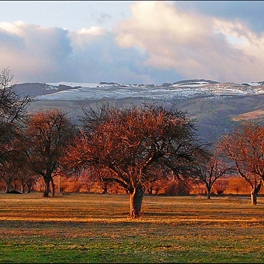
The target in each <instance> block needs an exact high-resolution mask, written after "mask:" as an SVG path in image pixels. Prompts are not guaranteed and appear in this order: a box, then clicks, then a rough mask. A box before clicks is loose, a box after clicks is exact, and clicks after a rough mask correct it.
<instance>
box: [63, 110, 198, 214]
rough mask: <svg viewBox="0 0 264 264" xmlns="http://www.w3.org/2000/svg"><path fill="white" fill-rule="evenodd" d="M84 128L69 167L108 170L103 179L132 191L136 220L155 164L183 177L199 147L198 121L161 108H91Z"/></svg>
mask: <svg viewBox="0 0 264 264" xmlns="http://www.w3.org/2000/svg"><path fill="white" fill-rule="evenodd" d="M83 127H84V131H83V132H82V133H81V135H80V136H79V137H77V138H76V141H75V145H74V146H71V148H69V150H68V155H67V156H66V157H65V163H68V164H70V167H72V168H74V167H75V168H78V167H83V166H100V168H101V169H107V170H109V171H110V172H111V173H110V174H108V176H107V177H105V178H104V179H103V180H104V181H111V182H112V181H114V182H116V183H118V184H119V185H120V186H122V187H123V188H125V190H127V192H128V193H129V194H130V216H131V217H132V218H137V217H139V216H140V212H141V205H142V200H143V196H144V192H145V188H146V186H145V185H146V183H148V182H150V181H151V180H152V179H153V173H150V169H151V166H152V165H153V164H155V163H159V164H162V166H166V167H170V169H171V170H172V169H173V171H174V172H175V173H176V174H178V173H179V172H183V171H184V168H185V167H186V164H187V163H188V162H189V161H190V160H191V159H192V156H193V154H194V153H195V151H194V149H195V148H197V146H196V144H195V143H194V138H195V134H194V125H193V123H192V122H191V121H190V120H189V119H188V118H187V117H186V116H185V114H184V113H183V112H181V111H178V110H170V111H168V110H166V109H164V108H163V107H161V106H155V105H151V106H147V105H145V106H142V107H134V106H133V107H131V108H127V109H116V108H114V107H109V106H102V107H101V108H100V109H99V111H95V110H93V109H89V110H86V111H85V117H84V118H83Z"/></svg>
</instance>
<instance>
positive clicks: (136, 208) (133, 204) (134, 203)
mask: <svg viewBox="0 0 264 264" xmlns="http://www.w3.org/2000/svg"><path fill="white" fill-rule="evenodd" d="M143 196H144V188H143V186H142V185H141V184H139V185H138V186H137V187H135V188H134V190H133V192H132V193H130V217H131V218H138V217H140V211H141V205H142V201H143Z"/></svg>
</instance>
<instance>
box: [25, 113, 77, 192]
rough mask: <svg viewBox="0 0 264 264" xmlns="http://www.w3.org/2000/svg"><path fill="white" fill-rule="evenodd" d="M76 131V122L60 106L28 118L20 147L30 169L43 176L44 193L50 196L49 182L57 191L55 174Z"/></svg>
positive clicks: (53, 190)
mask: <svg viewBox="0 0 264 264" xmlns="http://www.w3.org/2000/svg"><path fill="white" fill-rule="evenodd" d="M73 132H74V129H73V125H72V124H71V122H70V120H69V119H68V118H67V116H66V114H64V113H62V112H60V111H58V110H51V111H45V112H39V113H37V114H34V115H32V116H30V117H29V119H28V122H27V126H26V129H25V131H24V139H23V141H21V148H22V149H23V151H24V152H25V154H26V156H27V161H28V164H29V166H30V169H31V170H32V171H34V172H35V174H37V175H39V176H41V177H43V179H44V182H45V190H44V197H48V196H49V192H50V184H52V195H54V194H55V186H54V182H53V176H55V172H56V170H57V169H58V167H59V160H60V158H61V156H63V155H64V150H65V149H66V146H67V144H68V142H69V140H70V139H72V137H73Z"/></svg>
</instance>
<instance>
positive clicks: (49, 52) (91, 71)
mask: <svg viewBox="0 0 264 264" xmlns="http://www.w3.org/2000/svg"><path fill="white" fill-rule="evenodd" d="M263 13H264V1H212V2H210V1H146V2H144V1H124V2H121V1H105V2H104V1H1V2H0V52H1V60H0V69H4V68H9V69H10V71H11V73H12V74H13V75H14V80H13V82H15V83H21V82H60V81H68V82H100V81H114V82H119V83H155V84H162V83H164V82H175V81H179V80H183V79H194V78H204V79H211V80H216V81H222V82H238V83H242V82H250V81H264V16H263Z"/></svg>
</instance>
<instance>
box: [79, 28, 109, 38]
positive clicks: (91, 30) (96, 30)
mask: <svg viewBox="0 0 264 264" xmlns="http://www.w3.org/2000/svg"><path fill="white" fill-rule="evenodd" d="M106 32H107V30H106V29H105V28H102V27H91V28H85V27H84V28H82V29H80V30H79V31H78V34H88V35H94V36H100V35H104V34H105V33H106Z"/></svg>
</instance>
